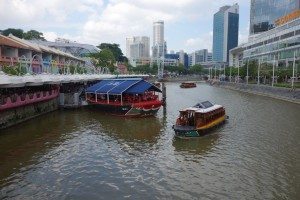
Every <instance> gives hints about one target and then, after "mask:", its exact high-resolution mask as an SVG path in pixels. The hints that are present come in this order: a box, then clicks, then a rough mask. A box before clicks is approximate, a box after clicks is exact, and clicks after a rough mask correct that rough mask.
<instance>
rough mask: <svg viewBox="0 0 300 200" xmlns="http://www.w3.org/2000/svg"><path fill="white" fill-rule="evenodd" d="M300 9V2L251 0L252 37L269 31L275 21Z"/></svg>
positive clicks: (290, 0)
mask: <svg viewBox="0 0 300 200" xmlns="http://www.w3.org/2000/svg"><path fill="white" fill-rule="evenodd" d="M297 9H300V0H251V10H250V35H253V34H258V33H261V32H264V31H268V30H270V29H273V28H274V27H275V21H276V20H277V19H278V18H280V17H282V16H284V15H287V14H289V13H291V12H292V11H295V10H297Z"/></svg>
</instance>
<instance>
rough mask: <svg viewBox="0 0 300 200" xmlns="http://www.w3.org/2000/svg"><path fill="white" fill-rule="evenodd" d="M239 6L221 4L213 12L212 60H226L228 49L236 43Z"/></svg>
mask: <svg viewBox="0 0 300 200" xmlns="http://www.w3.org/2000/svg"><path fill="white" fill-rule="evenodd" d="M238 32H239V6H238V4H234V5H233V6H223V7H221V8H220V10H219V11H218V12H217V13H215V14H214V25H213V61H215V62H228V59H229V50H230V49H233V48H234V47H236V46H237V45H238Z"/></svg>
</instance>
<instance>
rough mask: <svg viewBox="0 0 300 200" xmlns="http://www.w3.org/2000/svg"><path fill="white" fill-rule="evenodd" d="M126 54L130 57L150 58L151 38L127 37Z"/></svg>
mask: <svg viewBox="0 0 300 200" xmlns="http://www.w3.org/2000/svg"><path fill="white" fill-rule="evenodd" d="M126 56H127V57H128V58H149V57H150V38H149V37H146V36H141V37H129V38H126Z"/></svg>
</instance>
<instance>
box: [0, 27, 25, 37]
mask: <svg viewBox="0 0 300 200" xmlns="http://www.w3.org/2000/svg"><path fill="white" fill-rule="evenodd" d="M2 34H3V35H5V36H8V35H9V34H13V35H14V36H16V37H18V38H23V34H24V31H23V30H22V29H15V28H8V29H5V30H3V31H2Z"/></svg>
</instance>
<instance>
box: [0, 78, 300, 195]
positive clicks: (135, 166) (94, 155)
mask: <svg viewBox="0 0 300 200" xmlns="http://www.w3.org/2000/svg"><path fill="white" fill-rule="evenodd" d="M166 86H167V107H166V110H163V109H161V110H160V111H159V113H158V114H157V116H156V117H151V118H145V119H124V118H121V117H114V116H110V115H105V114H103V113H98V112H95V111H93V110H92V109H88V108H84V109H79V110H73V111H71V110H67V111H56V112H52V113H49V114H46V115H43V116H41V117H38V118H35V119H32V120H30V121H27V122H25V123H22V124H20V125H17V126H15V127H12V128H9V129H5V130H1V131H0V133H1V134H0V199H11V198H13V199H124V198H128V199H300V105H297V104H292V103H287V102H283V101H278V100H274V99H270V98H267V97H261V96H256V95H251V94H245V93H240V92H236V91H231V90H227V89H222V88H216V87H211V86H208V85H205V84H201V83H199V84H198V87H197V88H194V89H180V88H179V84H178V83H168V84H167V85H166ZM199 99H201V100H210V101H212V102H214V103H219V104H222V105H224V106H225V108H226V112H227V114H228V115H229V116H230V118H229V120H228V122H227V123H226V124H224V125H223V126H221V127H219V128H218V129H216V130H214V131H213V132H211V134H209V135H206V136H204V137H201V138H197V139H192V140H181V139H175V138H174V132H173V130H172V125H173V123H174V122H175V120H176V117H177V115H178V110H179V109H181V108H184V107H188V106H191V105H194V104H196V103H197V102H198V101H199Z"/></svg>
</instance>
